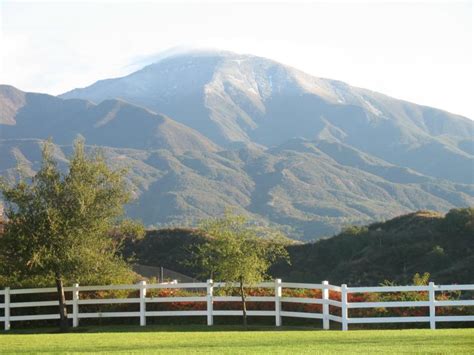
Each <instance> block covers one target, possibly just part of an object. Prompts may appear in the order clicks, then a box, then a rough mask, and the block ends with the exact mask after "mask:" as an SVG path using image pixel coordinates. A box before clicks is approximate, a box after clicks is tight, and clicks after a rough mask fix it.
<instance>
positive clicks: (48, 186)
mask: <svg viewBox="0 0 474 355" xmlns="http://www.w3.org/2000/svg"><path fill="white" fill-rule="evenodd" d="M123 177H124V171H112V170H111V169H109V168H108V166H107V164H106V163H105V161H104V158H103V157H102V155H101V154H100V153H99V152H95V153H93V154H86V153H85V150H84V142H83V141H82V140H77V141H76V142H75V144H74V153H73V155H72V157H71V159H70V165H69V169H68V171H67V172H65V173H63V172H61V171H60V170H59V169H58V166H57V163H56V161H55V160H54V158H53V145H52V143H51V142H47V143H46V144H45V145H44V148H43V156H42V165H41V168H40V170H39V171H38V172H37V174H36V175H35V176H34V177H33V178H32V179H31V181H28V182H27V181H25V180H20V181H19V182H17V183H16V184H14V185H11V184H7V183H6V182H2V183H1V186H0V187H1V192H2V194H3V197H4V200H5V202H6V205H7V208H6V216H7V219H8V223H7V224H6V228H5V233H4V235H3V237H2V238H0V263H1V268H2V270H3V272H4V277H5V278H6V280H24V279H30V280H42V281H43V283H44V282H51V283H53V282H54V283H55V285H56V288H57V297H58V301H59V314H60V326H61V329H66V328H67V327H68V321H67V308H66V303H65V297H64V283H65V282H82V281H87V280H91V279H92V280H98V279H100V280H103V281H107V280H113V279H114V278H117V277H120V276H121V275H128V276H130V275H132V273H131V271H130V269H129V267H128V266H127V264H126V262H125V261H124V260H123V259H122V258H121V257H120V255H119V254H118V248H119V246H120V245H121V243H119V242H117V240H116V239H114V238H113V237H112V236H111V235H110V234H111V230H112V231H113V230H114V228H117V227H116V225H117V223H118V218H119V217H120V216H121V215H122V213H123V206H124V204H125V203H126V202H127V201H129V198H130V194H129V191H128V189H127V187H126V184H125V182H124V179H123ZM124 230H126V231H128V233H131V231H132V230H136V226H134V225H133V224H132V223H130V222H127V224H126V225H125V227H124Z"/></svg>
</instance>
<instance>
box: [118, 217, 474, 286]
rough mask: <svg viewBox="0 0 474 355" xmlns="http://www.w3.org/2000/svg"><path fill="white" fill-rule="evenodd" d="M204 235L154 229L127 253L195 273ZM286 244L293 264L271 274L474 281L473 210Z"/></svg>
mask: <svg viewBox="0 0 474 355" xmlns="http://www.w3.org/2000/svg"><path fill="white" fill-rule="evenodd" d="M203 238H205V237H204V236H202V235H201V234H200V233H199V232H198V231H196V230H192V229H171V230H170V229H164V230H158V231H149V232H148V234H147V236H146V237H145V239H143V240H141V241H139V242H137V243H135V244H129V245H128V246H127V248H126V254H127V255H131V254H132V253H135V255H136V258H137V261H138V263H140V264H144V265H155V266H164V267H166V268H169V269H173V270H176V271H179V272H181V273H183V274H187V275H190V276H196V274H197V273H198V272H199V270H195V269H191V268H189V266H187V265H186V262H185V261H186V260H187V259H188V258H189V250H190V249H191V247H192V246H193V245H195V244H196V243H200V242H201V241H202V240H203ZM287 248H288V252H289V254H290V258H291V265H287V264H281V265H276V266H275V267H273V269H272V270H271V274H272V276H275V277H280V278H282V279H284V280H291V281H293V282H297V281H301V282H320V281H322V280H329V281H330V282H332V283H343V282H344V283H347V284H349V285H353V286H355V285H364V286H370V285H378V284H380V283H382V282H384V281H385V280H390V281H394V282H396V283H399V284H409V283H410V282H411V280H412V278H413V275H414V274H415V273H425V272H429V273H430V274H431V279H432V280H433V281H435V282H437V283H448V284H451V283H474V274H473V273H472V265H474V208H464V209H454V210H451V211H450V212H449V213H448V214H446V216H443V215H442V214H439V213H436V212H429V211H420V212H416V213H411V214H407V215H403V216H400V217H397V218H394V219H391V220H389V221H386V222H380V223H374V224H371V225H369V226H366V227H351V228H347V229H346V230H345V231H344V232H342V233H340V234H338V235H336V236H334V237H331V238H328V239H323V240H319V241H316V242H313V243H305V244H301V243H300V244H298V243H296V244H292V245H289V246H288V247H287Z"/></svg>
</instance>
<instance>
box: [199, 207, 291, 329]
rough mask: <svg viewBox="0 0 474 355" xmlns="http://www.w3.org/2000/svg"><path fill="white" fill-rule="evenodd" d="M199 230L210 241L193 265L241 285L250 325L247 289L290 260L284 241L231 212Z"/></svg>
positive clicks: (276, 234)
mask: <svg viewBox="0 0 474 355" xmlns="http://www.w3.org/2000/svg"><path fill="white" fill-rule="evenodd" d="M200 229H202V231H203V232H205V233H206V235H207V236H208V241H206V242H204V243H203V244H201V245H199V246H197V247H196V249H197V252H196V253H195V254H194V258H193V259H194V263H195V264H196V266H198V267H200V268H201V269H202V270H204V272H205V273H206V276H208V277H210V278H211V279H215V280H216V281H220V282H226V283H230V284H232V283H235V282H237V283H238V285H239V295H240V297H241V300H242V301H241V305H242V313H243V324H244V326H247V305H246V290H245V288H246V287H248V286H251V285H254V284H256V283H258V282H261V281H263V280H264V279H265V278H266V277H267V271H268V269H269V267H270V266H271V265H272V264H273V263H274V262H275V261H276V260H278V259H281V258H283V259H286V260H288V253H287V251H286V249H285V243H284V238H282V235H281V233H280V232H278V231H275V230H272V229H264V228H259V227H256V226H251V225H249V223H248V221H247V219H246V218H245V217H244V216H238V215H233V214H231V213H230V212H226V213H225V215H224V217H221V218H214V219H210V220H206V221H204V222H202V223H201V225H200Z"/></svg>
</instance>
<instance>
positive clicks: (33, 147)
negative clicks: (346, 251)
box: [0, 52, 474, 239]
mask: <svg viewBox="0 0 474 355" xmlns="http://www.w3.org/2000/svg"><path fill="white" fill-rule="evenodd" d="M77 135H82V136H84V137H85V139H86V142H87V144H89V145H91V146H92V145H93V146H100V147H102V149H103V150H104V153H105V154H106V155H107V157H108V159H109V161H110V162H111V164H112V165H114V166H128V167H129V168H130V174H129V181H130V184H131V185H132V186H133V189H134V191H135V194H136V200H135V202H134V203H133V204H131V205H130V206H129V208H128V211H129V213H130V214H131V215H132V216H134V217H139V218H142V219H143V220H144V222H145V223H146V224H153V225H163V224H171V223H179V224H193V223H195V222H196V221H197V220H199V219H201V218H205V217H208V216H211V215H215V214H218V213H220V212H222V211H223V209H224V208H225V207H226V206H233V207H234V208H236V209H237V211H238V212H242V213H248V214H251V215H252V217H253V218H255V219H256V220H259V221H261V222H262V223H266V222H269V223H272V224H275V225H279V226H281V227H282V228H284V229H286V230H288V231H289V233H290V234H291V236H293V237H297V238H303V239H312V238H315V237H319V236H322V235H329V234H332V233H334V232H336V231H337V230H339V229H340V228H341V227H342V226H345V225H348V224H354V223H365V222H369V221H372V220H374V219H382V218H389V217H393V216H395V215H399V214H402V213H405V212H409V211H413V210H417V209H433V210H438V211H446V210H448V209H450V208H453V207H463V206H468V205H473V204H474V139H473V137H474V122H473V121H471V120H469V119H467V118H465V117H461V116H457V115H453V114H450V113H447V112H444V111H441V110H437V109H434V108H429V107H424V106H419V105H416V104H412V103H408V102H404V101H400V100H396V99H393V98H390V97H387V96H384V95H382V94H378V93H375V92H371V91H368V90H365V89H359V88H354V87H351V86H349V85H347V84H344V83H342V82H338V81H334V80H328V79H319V78H315V77H312V76H309V75H307V74H305V73H303V72H301V71H299V70H297V69H294V68H291V67H288V66H285V65H282V64H279V63H276V62H274V61H271V60H268V59H264V58H259V57H254V56H248V55H237V54H233V53H227V52H193V53H187V54H180V55H174V56H170V57H166V58H163V59H161V60H160V61H158V62H157V63H155V64H152V65H149V66H147V67H145V68H143V69H142V70H140V71H138V72H135V73H132V74H130V75H128V76H126V77H123V78H117V79H108V80H102V81H99V82H97V83H95V84H93V85H91V86H90V87H87V88H84V89H75V90H72V91H70V92H68V93H65V94H63V95H61V96H60V97H53V96H49V95H43V94H33V93H24V92H21V91H19V90H17V89H15V88H12V87H10V86H0V151H1V152H2V154H1V158H0V173H1V174H2V175H6V176H15V174H16V169H15V166H16V165H17V164H18V163H20V164H21V165H22V166H23V167H24V170H25V171H29V173H32V172H33V171H34V170H35V169H37V164H38V160H39V152H40V149H39V147H40V142H41V141H42V140H44V139H46V138H48V137H52V138H53V140H54V142H55V143H56V144H57V156H58V159H61V160H62V161H65V159H66V156H67V154H68V152H69V151H70V149H71V148H70V145H71V142H72V140H73V139H74V138H75V137H76V136H77Z"/></svg>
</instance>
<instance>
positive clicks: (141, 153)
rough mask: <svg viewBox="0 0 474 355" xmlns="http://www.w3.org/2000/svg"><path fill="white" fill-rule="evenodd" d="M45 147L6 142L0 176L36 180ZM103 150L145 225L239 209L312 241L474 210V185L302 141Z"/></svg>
mask: <svg viewBox="0 0 474 355" xmlns="http://www.w3.org/2000/svg"><path fill="white" fill-rule="evenodd" d="M40 148H41V141H40V140H27V139H22V140H0V151H2V153H3V154H2V159H1V160H0V174H1V175H4V176H10V177H13V176H16V174H17V171H16V169H15V166H16V165H17V164H19V165H21V166H22V167H23V170H24V171H25V172H26V173H27V174H28V173H29V174H32V173H33V172H34V171H35V170H37V169H38V168H39V162H40V152H41V150H40ZM90 148H92V147H90ZM101 149H102V151H103V153H104V154H105V157H106V159H107V161H108V162H109V164H110V165H111V166H112V167H114V168H122V167H127V168H128V169H129V175H128V181H129V183H130V185H131V187H132V189H133V191H134V195H135V197H136V199H135V201H134V202H133V203H131V204H130V205H129V206H128V208H127V210H128V213H129V215H131V216H133V217H137V218H140V219H142V220H143V221H144V222H145V223H146V224H147V225H155V226H163V225H194V224H195V223H196V222H198V221H199V220H200V219H202V218H208V217H210V216H215V215H218V214H220V213H222V211H223V210H224V209H225V208H226V207H229V206H233V207H235V209H236V212H238V213H244V214H249V215H251V217H252V218H253V219H255V220H257V221H259V222H260V223H263V224H267V223H271V224H274V225H276V226H279V227H281V228H283V229H284V230H286V232H287V233H288V234H289V236H290V237H292V238H301V239H306V240H308V239H313V238H316V237H319V236H322V235H331V234H333V233H336V232H337V231H338V230H339V229H340V228H341V227H343V226H347V225H351V224H359V223H363V222H365V223H367V222H369V221H372V220H377V219H384V218H390V217H392V216H394V215H398V214H401V213H406V212H409V211H412V210H417V209H424V208H431V209H438V210H448V209H450V208H453V207H454V206H466V205H474V186H472V185H462V184H455V183H451V182H449V181H446V180H440V179H435V178H431V177H427V176H424V175H420V174H417V173H413V172H411V171H409V170H407V169H403V168H400V167H396V166H391V165H388V164H387V163H384V162H380V161H377V160H376V159H375V158H370V157H367V156H366V155H362V154H360V153H359V155H357V154H358V153H357V152H356V153H354V156H355V158H354V159H353V160H354V161H358V162H360V161H363V160H364V159H366V160H367V161H368V163H367V165H366V166H364V165H362V164H360V165H359V167H356V165H355V164H353V165H354V166H349V165H342V164H340V163H338V162H337V161H336V160H335V159H334V158H333V157H331V155H329V154H327V152H324V151H322V150H320V149H319V148H318V147H317V146H316V145H315V144H314V143H312V142H309V141H304V140H297V141H294V142H291V144H290V143H288V144H286V145H283V146H280V147H276V148H273V149H269V150H265V149H257V148H241V149H238V150H224V151H219V152H210V151H201V152H199V151H187V152H185V153H182V154H177V153H175V152H171V151H170V150H166V149H158V150H153V149H147V150H140V149H130V148H115V147H106V146H102V147H101ZM328 152H329V150H328ZM329 153H330V152H329ZM55 154H56V158H57V159H58V160H59V161H60V163H61V166H62V167H64V168H65V167H66V162H67V160H66V159H67V156H69V155H70V154H71V146H70V145H66V146H64V145H58V146H56V150H55ZM346 155H348V154H346ZM335 156H336V157H337V155H335ZM369 163H370V164H369ZM387 176H388V177H389V178H390V179H391V181H390V180H388V179H387ZM397 181H398V182H397Z"/></svg>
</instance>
